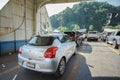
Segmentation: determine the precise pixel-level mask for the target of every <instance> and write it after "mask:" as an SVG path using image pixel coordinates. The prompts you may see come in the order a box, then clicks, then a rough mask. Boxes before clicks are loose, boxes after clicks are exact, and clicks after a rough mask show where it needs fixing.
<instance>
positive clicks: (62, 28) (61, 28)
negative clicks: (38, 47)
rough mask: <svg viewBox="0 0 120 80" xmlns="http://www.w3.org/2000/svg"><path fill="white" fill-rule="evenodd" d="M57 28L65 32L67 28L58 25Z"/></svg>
mask: <svg viewBox="0 0 120 80" xmlns="http://www.w3.org/2000/svg"><path fill="white" fill-rule="evenodd" d="M58 30H60V32H65V31H67V30H68V28H67V27H62V26H60V27H58Z"/></svg>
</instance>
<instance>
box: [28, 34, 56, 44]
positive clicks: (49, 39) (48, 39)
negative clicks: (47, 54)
mask: <svg viewBox="0 0 120 80" xmlns="http://www.w3.org/2000/svg"><path fill="white" fill-rule="evenodd" d="M53 40H54V38H53V37H40V36H39V37H32V38H31V39H30V40H29V42H28V44H30V45H35V46H48V45H52V43H53Z"/></svg>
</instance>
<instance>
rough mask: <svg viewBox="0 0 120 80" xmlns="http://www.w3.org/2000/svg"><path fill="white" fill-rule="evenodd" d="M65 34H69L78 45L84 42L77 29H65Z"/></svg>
mask: <svg viewBox="0 0 120 80" xmlns="http://www.w3.org/2000/svg"><path fill="white" fill-rule="evenodd" d="M64 33H65V34H67V35H69V36H70V37H71V38H72V39H73V41H75V42H76V44H77V46H80V45H81V43H82V39H81V38H80V33H79V32H77V31H65V32H64Z"/></svg>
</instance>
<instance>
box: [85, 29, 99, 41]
mask: <svg viewBox="0 0 120 80" xmlns="http://www.w3.org/2000/svg"><path fill="white" fill-rule="evenodd" d="M98 39H99V34H98V32H97V31H88V34H87V41H89V40H96V41H98Z"/></svg>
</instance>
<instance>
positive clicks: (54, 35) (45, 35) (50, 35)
mask: <svg viewBox="0 0 120 80" xmlns="http://www.w3.org/2000/svg"><path fill="white" fill-rule="evenodd" d="M63 35H66V34H64V33H50V34H42V35H35V36H41V37H58V36H63Z"/></svg>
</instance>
